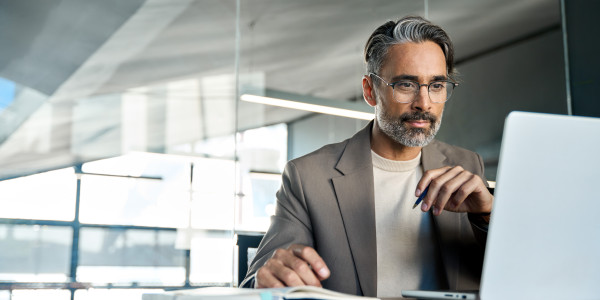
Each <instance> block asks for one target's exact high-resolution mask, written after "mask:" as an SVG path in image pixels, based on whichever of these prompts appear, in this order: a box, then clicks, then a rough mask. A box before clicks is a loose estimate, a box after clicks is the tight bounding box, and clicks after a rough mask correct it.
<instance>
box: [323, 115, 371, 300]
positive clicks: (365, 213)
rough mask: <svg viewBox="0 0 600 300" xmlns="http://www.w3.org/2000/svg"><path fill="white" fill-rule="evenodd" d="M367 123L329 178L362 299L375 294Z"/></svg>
mask: <svg viewBox="0 0 600 300" xmlns="http://www.w3.org/2000/svg"><path fill="white" fill-rule="evenodd" d="M371 126H372V122H371V123H369V125H367V126H366V127H365V128H364V129H363V130H361V131H359V132H358V133H357V134H356V135H355V136H354V137H352V138H351V139H350V141H349V142H348V144H347V145H346V148H345V149H344V152H343V153H342V156H341V157H340V159H339V161H338V163H337V165H336V169H337V170H338V171H339V172H341V173H342V176H339V177H334V178H332V183H333V187H334V189H335V194H336V197H337V201H338V205H339V207H340V212H341V215H342V220H343V222H344V228H345V230H346V237H347V239H348V243H349V245H350V251H351V253H352V258H353V260H354V265H355V267H356V272H357V274H358V280H359V283H360V288H361V290H362V293H363V295H364V296H372V297H374V296H376V295H377V241H376V236H375V199H374V186H373V163H372V161H371Z"/></svg>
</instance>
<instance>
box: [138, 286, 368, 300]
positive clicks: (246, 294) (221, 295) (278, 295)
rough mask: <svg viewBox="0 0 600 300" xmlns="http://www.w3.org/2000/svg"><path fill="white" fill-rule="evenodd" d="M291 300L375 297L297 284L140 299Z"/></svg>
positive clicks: (213, 289) (183, 292)
mask: <svg viewBox="0 0 600 300" xmlns="http://www.w3.org/2000/svg"><path fill="white" fill-rule="evenodd" d="M224 299H231V300H293V299H315V300H317V299H324V300H344V299H348V300H369V299H370V300H375V299H376V298H368V297H360V296H355V295H349V294H343V293H338V292H334V291H331V290H327V289H323V288H318V287H313V286H299V287H288V288H275V289H241V288H226V287H209V288H199V289H190V290H180V291H173V292H164V293H153V294H144V295H143V296H142V300H224Z"/></svg>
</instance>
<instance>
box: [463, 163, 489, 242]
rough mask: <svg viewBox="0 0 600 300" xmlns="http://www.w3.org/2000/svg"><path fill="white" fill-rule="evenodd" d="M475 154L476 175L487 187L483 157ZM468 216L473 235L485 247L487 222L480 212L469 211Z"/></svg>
mask: <svg viewBox="0 0 600 300" xmlns="http://www.w3.org/2000/svg"><path fill="white" fill-rule="evenodd" d="M475 155H476V156H477V160H478V162H479V170H478V172H477V175H479V177H481V180H483V183H484V184H485V186H486V187H487V186H488V182H487V180H486V179H485V174H484V165H483V159H482V158H481V155H479V154H475ZM468 217H469V222H470V223H471V228H472V229H473V235H474V236H475V239H476V240H477V242H478V243H479V244H480V245H482V246H483V247H485V244H486V240H487V232H488V225H489V224H488V222H487V221H486V220H485V219H484V218H483V217H482V214H472V213H469V214H468Z"/></svg>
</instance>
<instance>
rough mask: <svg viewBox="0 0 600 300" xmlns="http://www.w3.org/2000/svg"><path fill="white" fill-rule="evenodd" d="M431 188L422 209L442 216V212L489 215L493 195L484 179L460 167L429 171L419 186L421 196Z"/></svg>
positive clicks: (417, 194)
mask: <svg viewBox="0 0 600 300" xmlns="http://www.w3.org/2000/svg"><path fill="white" fill-rule="evenodd" d="M427 186H429V191H428V192H427V195H426V196H425V198H424V199H423V203H422V204H421V210H422V211H424V212H426V211H428V210H429V209H433V214H434V215H436V216H439V215H440V214H441V213H442V210H448V211H453V212H470V213H489V212H491V211H492V203H493V202H494V196H493V195H492V194H490V192H489V191H488V190H487V188H486V186H485V184H484V183H483V180H482V179H481V177H479V176H477V175H475V174H473V173H471V172H469V171H466V170H465V169H463V168H462V167H460V166H456V167H443V168H440V169H435V170H429V171H427V172H425V174H423V177H422V178H421V180H420V181H419V183H418V184H417V190H416V192H415V195H416V196H417V197H418V196H419V195H421V193H422V191H424V190H425V188H426V187H427Z"/></svg>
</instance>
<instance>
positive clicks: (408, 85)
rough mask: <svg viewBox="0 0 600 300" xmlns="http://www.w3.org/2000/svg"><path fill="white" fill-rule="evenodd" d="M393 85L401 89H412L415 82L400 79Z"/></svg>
mask: <svg viewBox="0 0 600 300" xmlns="http://www.w3.org/2000/svg"><path fill="white" fill-rule="evenodd" d="M395 87H397V88H399V89H402V90H412V89H414V88H415V84H414V83H412V82H410V81H400V82H396V84H395Z"/></svg>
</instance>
